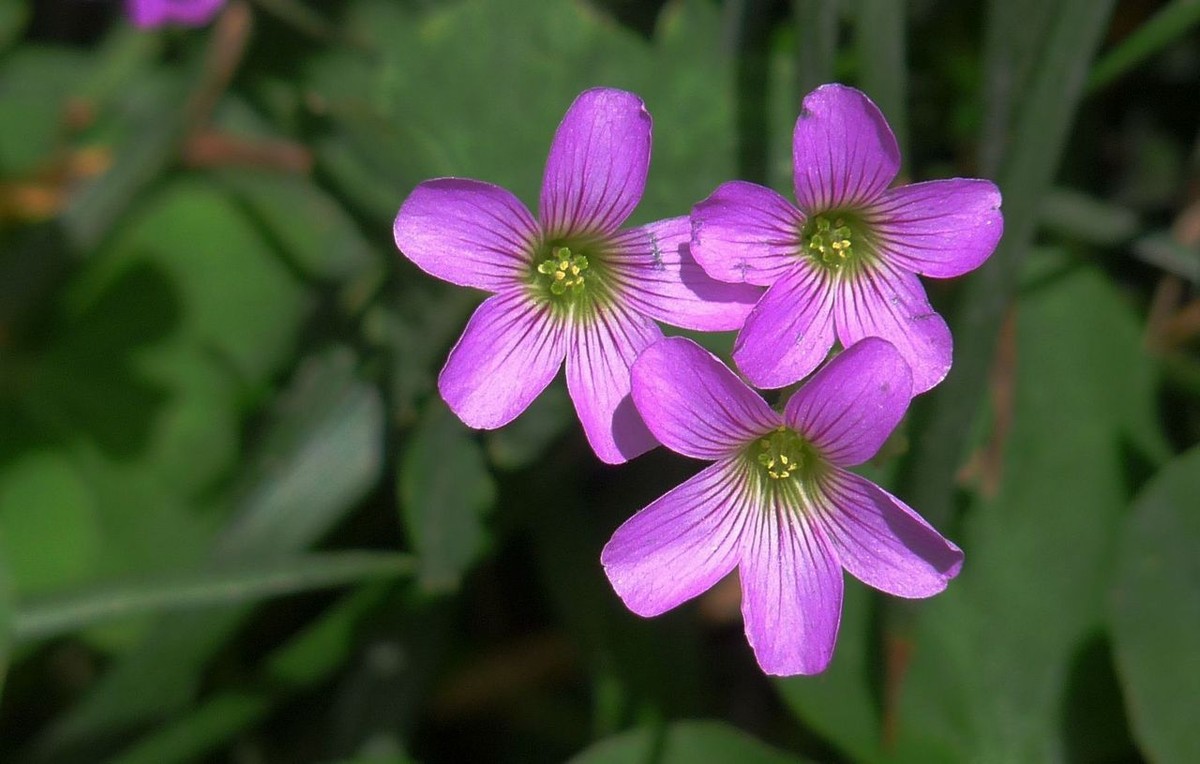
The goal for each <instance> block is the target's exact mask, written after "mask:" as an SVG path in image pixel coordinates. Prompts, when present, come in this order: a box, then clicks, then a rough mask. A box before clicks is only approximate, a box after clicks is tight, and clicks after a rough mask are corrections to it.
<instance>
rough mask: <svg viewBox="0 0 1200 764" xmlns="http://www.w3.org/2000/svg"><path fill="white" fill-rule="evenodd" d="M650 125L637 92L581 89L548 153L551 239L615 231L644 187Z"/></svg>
mask: <svg viewBox="0 0 1200 764" xmlns="http://www.w3.org/2000/svg"><path fill="white" fill-rule="evenodd" d="M650 130H651V120H650V113H649V112H647V111H646V106H645V104H643V103H642V99H640V98H638V97H637V96H636V95H634V94H633V93H629V92H626V91H623V90H614V89H611V88H594V89H592V90H586V91H584V92H583V93H580V94H579V97H578V98H576V99H575V102H574V103H573V104H571V108H570V109H568V110H567V113H566V116H564V117H563V120H562V123H561V124H560V125H559V126H558V132H557V133H555V135H554V143H553V144H552V145H551V146H550V155H549V156H548V157H547V158H546V173H545V176H544V177H543V180H542V196H541V204H540V208H539V209H540V217H541V221H542V226H543V228H544V229H545V232H546V236H547V237H548V238H552V239H553V238H557V237H561V236H566V235H571V234H611V233H614V232H615V231H616V230H617V228H618V227H619V226H620V225H621V223H623V222H624V221H625V218H627V217H629V214H630V213H631V212H633V209H634V207H636V206H637V203H638V202H639V201H641V198H642V192H643V191H644V190H645V188H646V173H647V172H648V171H649V169H650Z"/></svg>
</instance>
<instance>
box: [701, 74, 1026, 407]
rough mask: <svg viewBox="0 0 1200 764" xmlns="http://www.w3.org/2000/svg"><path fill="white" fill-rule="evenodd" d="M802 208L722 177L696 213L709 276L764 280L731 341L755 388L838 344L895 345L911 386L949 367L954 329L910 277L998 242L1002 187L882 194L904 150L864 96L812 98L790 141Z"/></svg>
mask: <svg viewBox="0 0 1200 764" xmlns="http://www.w3.org/2000/svg"><path fill="white" fill-rule="evenodd" d="M792 148H793V162H794V171H795V176H794V180H795V193H796V202H797V204H792V203H791V202H790V201H788V200H787V199H785V198H784V197H783V196H781V195H780V194H777V193H776V192H774V191H772V190H771V189H769V188H764V187H762V186H758V185H755V184H753V183H746V182H742V181H733V182H730V183H725V184H723V185H722V186H720V187H719V188H717V190H716V191H715V192H713V194H712V196H710V197H708V198H707V199H705V200H704V201H703V202H700V203H699V204H698V205H696V207H695V208H694V209H693V211H692V224H693V236H692V254H693V255H694V256H695V257H696V259H697V260H698V261H699V262H700V264H701V265H702V266H704V269H705V270H706V271H708V273H709V274H710V275H711V276H713V277H714V278H717V279H720V280H722V281H729V282H745V283H749V284H758V285H760V286H765V287H769V289H768V290H767V291H766V293H765V294H764V295H763V296H762V299H761V300H760V301H759V303H758V305H757V306H755V308H754V311H753V312H752V313H751V314H750V316H749V317H748V318H747V320H746V325H745V326H744V327H743V328H742V330H741V332H740V333H739V335H738V338H737V341H736V343H735V345H734V351H733V358H734V361H735V362H736V363H737V366H738V368H739V369H741V370H742V372H743V373H744V374H745V375H746V377H747V378H748V379H750V381H751V382H753V383H754V384H755V385H756V386H758V387H767V388H771V387H783V386H785V385H789V384H791V383H793V382H796V381H797V380H800V379H802V378H803V377H804V376H806V375H807V374H808V373H809V372H811V371H812V370H813V369H815V368H816V367H817V366H818V365H819V364H820V363H821V361H822V360H823V359H824V358H825V357H826V354H827V353H828V352H829V350H830V348H832V347H833V345H834V341H835V339H836V340H837V341H839V342H840V343H841V344H842V346H844V347H849V346H850V345H852V344H854V343H855V342H857V341H858V340H860V339H862V338H863V337H882V338H884V339H886V340H887V341H888V342H891V343H892V344H893V345H895V346H896V349H897V350H899V351H900V354H901V355H902V356H904V359H905V360H906V361H907V362H908V365H909V366H910V367H911V368H912V373H913V387H914V392H916V393H922V392H925V391H926V390H928V389H930V388H931V387H933V386H934V385H936V384H937V383H938V382H940V381H941V380H942V379H943V378H944V377H945V376H946V372H947V371H949V369H950V360H951V350H952V347H951V339H950V331H949V329H948V328H947V327H946V322H945V321H943V320H942V318H941V316H939V315H938V314H937V313H935V312H934V311H933V309H932V308H931V307H930V305H929V301H928V300H927V299H926V297H925V290H924V289H923V288H922V286H921V282H920V280H919V279H918V278H917V275H918V274H920V275H923V276H932V277H935V278H949V277H952V276H959V275H961V274H963V273H966V272H968V271H970V270H972V269H974V268H976V267H978V266H979V265H980V264H981V263H982V262H983V261H984V260H986V259H987V258H988V256H989V255H991V254H992V252H993V251H994V250H995V248H996V244H997V242H999V240H1000V234H1001V232H1002V231H1003V228H1004V221H1003V218H1002V216H1001V214H1000V192H999V190H998V189H997V188H996V186H995V185H994V184H992V183H991V182H989V181H986V180H976V179H966V178H954V179H951V180H935V181H930V182H927V183H915V184H913V185H909V186H902V187H898V188H892V189H889V188H888V185H889V184H890V183H891V182H892V180H893V179H895V177H896V173H897V172H898V171H899V169H900V151H899V149H898V148H897V146H896V139H895V137H894V136H893V135H892V131H891V128H889V127H888V124H887V121H886V120H885V119H884V118H883V115H882V114H881V113H880V112H879V109H878V108H876V106H875V104H873V103H871V101H870V99H868V98H867V97H866V96H865V95H863V94H862V93H861V92H859V91H857V90H855V89H853V88H849V87H845V86H842V85H824V86H822V87H819V88H817V89H816V90H814V91H813V92H811V93H809V94H808V96H806V97H805V99H804V106H803V109H802V110H801V113H800V117H799V119H797V120H796V128H795V132H794V134H793V141H792Z"/></svg>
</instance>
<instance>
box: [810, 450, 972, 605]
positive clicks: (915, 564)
mask: <svg viewBox="0 0 1200 764" xmlns="http://www.w3.org/2000/svg"><path fill="white" fill-rule="evenodd" d="M821 493H822V496H821V501H820V502H819V506H818V511H817V513H816V517H817V518H818V521H819V522H820V523H821V525H822V526H823V527H824V528H825V531H826V533H827V535H828V536H829V539H830V541H831V542H832V544H833V548H834V550H835V551H836V553H837V557H838V560H840V561H841V564H842V567H844V568H845V569H846V570H847V572H849V573H850V575H852V576H854V577H855V578H857V579H858V580H860V581H862V582H863V583H864V584H867V585H868V586H873V587H875V588H876V589H879V590H880V591H883V592H887V593H888V594H893V595H895V596H897V597H910V598H911V597H929V596H932V595H934V594H937V593H938V592H940V591H942V590H943V589H945V588H946V582H948V581H949V580H950V579H952V578H954V577H955V576H956V575H958V572H959V570H960V569H961V568H962V560H963V553H962V550H960V549H959V548H958V547H956V546H955V545H954V544H952V543H950V542H949V541H947V540H946V539H945V538H943V537H942V535H941V534H940V533H938V532H937V531H935V530H934V529H933V528H932V527H930V525H929V524H928V523H926V522H925V521H924V520H922V519H921V517H920V516H919V515H918V514H917V513H916V512H914V511H913V510H912V509H911V508H910V507H909V506H908V505H906V504H905V503H904V502H902V501H900V500H899V499H897V498H896V497H895V496H892V495H891V494H890V493H888V492H887V491H885V490H883V489H882V488H880V487H879V486H877V485H875V484H874V483H872V482H871V481H869V480H867V479H866V478H863V477H860V476H858V475H855V474H853V473H850V472H843V471H841V470H835V471H834V472H832V473H831V474H830V475H829V476H828V477H827V479H826V481H825V485H824V486H823V490H822V492H821Z"/></svg>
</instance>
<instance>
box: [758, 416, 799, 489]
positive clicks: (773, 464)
mask: <svg viewBox="0 0 1200 764" xmlns="http://www.w3.org/2000/svg"><path fill="white" fill-rule="evenodd" d="M756 450H757V452H758V454H757V456H756V459H757V461H758V464H759V466H760V467H761V468H762V471H763V472H765V473H766V474H767V477H770V478H772V479H774V480H784V479H786V478H790V477H791V476H792V474H793V473H794V472H796V470H798V469H800V468H801V467H803V466H804V464H805V461H806V460H807V455H806V454H805V450H806V449H805V443H804V441H803V440H802V439H801V438H800V436H799V435H797V434H796V433H795V432H794V431H792V430H789V429H788V428H786V427H783V426H782V425H781V426H780V427H779V428H777V429H776V430H775V431H774V432H772V433H771V434H770V435H767V436H766V437H764V438H760V439H759V441H758V445H757V447H756Z"/></svg>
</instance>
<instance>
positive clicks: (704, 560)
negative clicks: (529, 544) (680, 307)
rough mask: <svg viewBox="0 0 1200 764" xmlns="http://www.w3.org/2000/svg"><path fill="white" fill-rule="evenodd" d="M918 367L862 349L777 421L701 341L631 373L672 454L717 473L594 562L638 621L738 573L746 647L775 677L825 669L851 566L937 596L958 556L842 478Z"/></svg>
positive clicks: (675, 495)
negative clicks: (698, 461) (911, 368)
mask: <svg viewBox="0 0 1200 764" xmlns="http://www.w3.org/2000/svg"><path fill="white" fill-rule="evenodd" d="M911 390H912V381H911V375H910V372H909V368H908V365H907V364H906V363H905V362H904V359H903V358H902V357H901V356H900V354H899V353H898V352H897V351H896V349H895V348H894V347H893V346H892V345H890V344H888V343H887V342H885V341H884V340H881V339H876V338H869V339H865V340H862V341H860V342H858V343H856V344H854V345H853V346H851V347H850V348H849V349H848V350H846V351H844V352H843V353H841V354H840V355H838V356H837V357H836V358H834V359H833V360H832V361H830V362H829V363H828V364H827V365H826V366H825V367H823V368H822V369H821V370H820V371H818V372H817V373H816V374H815V375H813V377H812V379H810V380H809V381H808V382H807V383H806V384H805V385H804V386H803V387H801V388H800V389H799V390H798V391H797V392H796V393H795V394H794V395H792V397H791V399H790V400H788V401H787V404H786V406H785V407H784V410H783V413H779V412H777V411H775V410H773V409H771V407H769V406H768V405H767V404H766V402H764V401H763V399H762V398H760V397H759V396H758V394H757V393H755V392H754V391H753V390H751V389H750V388H749V387H747V386H746V385H745V383H743V382H742V381H741V380H740V379H739V378H738V377H737V376H736V375H734V373H733V372H731V371H730V370H729V369H728V368H726V367H725V366H724V364H722V363H721V362H720V361H718V360H717V359H716V358H714V357H713V356H712V355H711V354H709V353H708V352H707V351H705V350H703V349H702V348H700V347H699V346H698V345H696V344H695V343H693V342H692V341H691V340H687V339H684V338H680V337H671V338H668V339H664V340H661V341H659V342H658V343H656V344H654V345H653V346H651V347H650V348H648V349H647V350H646V351H645V352H643V353H642V355H641V357H640V358H639V359H638V361H637V363H636V364H634V366H633V399H634V401H635V402H636V404H637V407H638V410H639V411H641V412H642V416H644V417H645V419H646V424H647V425H649V427H650V430H651V432H653V433H654V435H655V436H656V437H657V438H658V439H659V440H660V441H662V442H663V444H664V445H666V446H667V447H668V448H670V449H672V450H673V451H678V452H679V453H681V454H683V455H685V456H690V457H694V458H696V459H706V460H709V461H712V462H713V464H711V465H709V466H708V467H706V468H705V469H703V470H701V471H700V472H699V473H698V474H697V475H696V476H695V477H692V478H691V479H689V480H687V481H686V482H684V483H683V484H681V485H679V486H678V487H677V488H675V489H673V490H671V491H669V492H668V493H666V494H665V495H664V496H662V497H661V498H659V499H658V500H657V501H654V502H653V503H651V504H650V505H649V506H647V507H646V508H645V509H643V510H642V511H640V512H638V513H637V514H636V515H634V516H633V517H632V518H630V519H629V520H628V521H626V522H625V524H624V525H622V526H621V527H620V528H618V529H617V531H616V533H614V534H613V537H612V539H611V540H610V541H609V542H608V544H607V545H606V546H605V547H604V551H603V552H602V553H601V557H600V560H601V562H602V563H603V565H604V570H605V573H607V575H608V578H609V581H611V582H612V585H613V588H614V589H615V590H616V592H617V594H618V595H619V596H620V597H621V599H622V600H623V601H624V602H625V604H626V605H627V606H628V607H629V609H630V610H632V611H633V612H635V613H637V614H638V615H641V616H654V615H658V614H659V613H662V612H664V611H666V610H670V609H671V608H673V607H675V606H676V605H679V604H680V603H682V602H684V601H686V600H689V599H691V598H692V597H695V596H697V595H698V594H700V593H702V592H704V591H705V590H707V589H708V588H709V587H711V586H712V585H713V584H715V583H716V582H717V581H719V580H720V579H721V578H722V577H724V576H725V575H726V574H728V573H729V572H730V571H732V570H733V569H734V568H737V570H738V575H739V577H740V579H741V587H742V616H743V619H744V620H745V627H746V637H747V639H748V640H749V642H750V646H751V648H753V650H754V654H755V657H756V658H757V659H758V663H759V665H760V666H761V667H762V669H763V671H765V672H767V673H768V674H779V675H790V674H815V673H817V672H820V671H822V670H824V669H825V667H826V666H828V665H829V661H830V658H831V657H832V655H833V647H834V642H835V641H836V639H837V630H838V622H839V620H840V619H841V610H842V569H843V568H845V569H846V570H847V571H849V573H850V574H851V575H852V576H854V577H855V578H857V579H859V580H860V581H862V582H864V583H866V584H868V585H870V586H873V587H875V588H877V589H880V590H882V591H885V592H887V593H889V594H894V595H896V596H899V597H928V596H930V595H932V594H936V593H938V592H940V591H942V589H944V588H945V587H946V582H947V581H948V580H949V579H951V578H953V577H954V576H956V575H958V571H959V568H960V567H961V566H962V552H961V551H959V549H958V547H956V546H955V545H954V544H952V543H950V542H949V541H947V540H946V539H944V538H942V536H941V535H939V534H938V532H937V531H935V530H934V529H933V528H931V527H930V526H929V525H928V524H927V523H926V522H925V521H924V520H922V519H921V518H920V517H919V516H918V515H917V514H916V513H915V512H914V511H913V510H912V509H910V508H909V507H908V506H906V505H905V504H904V502H902V501H900V500H899V499H897V498H896V497H895V496H892V495H891V494H889V493H888V492H886V491H884V490H883V489H882V488H880V487H879V486H877V485H875V484H874V483H872V482H870V481H869V480H866V479H865V478H862V477H860V476H858V475H855V474H854V473H851V472H848V471H847V470H846V468H847V467H852V466H854V465H856V464H861V463H862V462H864V461H866V460H867V459H870V458H871V457H872V456H874V454H875V453H876V451H878V450H879V447H880V446H881V445H882V444H883V442H884V440H885V439H886V438H887V437H888V435H889V434H890V433H891V431H892V429H893V428H894V427H895V426H896V424H897V423H898V422H899V421H900V419H901V418H902V417H903V416H904V412H905V411H906V410H907V408H908V403H909V398H910V395H911Z"/></svg>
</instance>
